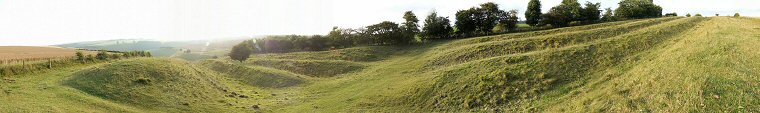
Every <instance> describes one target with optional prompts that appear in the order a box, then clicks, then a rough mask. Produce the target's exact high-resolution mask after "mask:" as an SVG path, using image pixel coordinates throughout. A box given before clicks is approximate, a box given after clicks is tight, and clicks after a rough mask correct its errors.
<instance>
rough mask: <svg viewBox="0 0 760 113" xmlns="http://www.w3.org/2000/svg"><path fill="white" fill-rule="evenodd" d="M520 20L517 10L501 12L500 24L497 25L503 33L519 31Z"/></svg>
mask: <svg viewBox="0 0 760 113" xmlns="http://www.w3.org/2000/svg"><path fill="white" fill-rule="evenodd" d="M518 19H519V18H518V17H517V10H510V11H501V12H500V13H499V23H498V24H497V27H499V28H501V29H502V32H503V31H514V30H515V29H517V22H518V21H519V20H518Z"/></svg>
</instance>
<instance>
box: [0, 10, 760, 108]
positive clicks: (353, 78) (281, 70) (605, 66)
mask: <svg viewBox="0 0 760 113" xmlns="http://www.w3.org/2000/svg"><path fill="white" fill-rule="evenodd" d="M758 43H760V19H756V18H741V17H710V18H704V17H669V18H655V19H640V20H629V21H620V22H610V23H601V24H593V25H586V26H575V27H568V28H560V29H552V30H544V31H535V32H524V33H514V34H504V35H496V36H485V37H476V38H469V39H459V40H445V41H434V42H430V43H425V44H424V45H414V46H398V47H392V46H367V47H355V48H347V49H340V50H331V51H322V52H297V53H283V54H263V55H252V56H251V57H252V58H251V59H249V60H247V61H244V62H237V61H231V60H229V59H225V58H219V59H211V60H202V61H199V62H190V61H185V60H175V59H169V58H161V59H156V58H138V59H130V60H122V61H117V62H111V63H100V64H96V65H92V66H75V67H70V68H62V69H54V70H48V71H45V72H41V73H36V74H30V75H24V76H10V77H4V78H3V79H2V81H0V91H3V92H0V101H3V102H6V103H2V104H0V112H760V49H757V48H758V46H757V44H758ZM7 102H10V103H7Z"/></svg>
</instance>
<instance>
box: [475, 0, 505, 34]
mask: <svg viewBox="0 0 760 113" xmlns="http://www.w3.org/2000/svg"><path fill="white" fill-rule="evenodd" d="M475 10H476V12H478V13H476V15H475V17H476V23H477V24H478V26H477V30H478V32H481V33H490V32H491V30H492V29H493V27H494V26H496V24H497V22H498V21H499V14H500V13H502V12H503V11H502V10H499V5H498V4H496V3H493V2H487V3H483V4H480V8H478V9H475Z"/></svg>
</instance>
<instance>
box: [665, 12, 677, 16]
mask: <svg viewBox="0 0 760 113" xmlns="http://www.w3.org/2000/svg"><path fill="white" fill-rule="evenodd" d="M665 16H666V17H674V16H678V13H675V12H673V13H665Z"/></svg>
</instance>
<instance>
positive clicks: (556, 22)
mask: <svg viewBox="0 0 760 113" xmlns="http://www.w3.org/2000/svg"><path fill="white" fill-rule="evenodd" d="M571 9H572V8H571V7H570V6H567V5H559V6H554V7H552V8H551V9H549V12H548V13H546V14H544V15H541V16H542V17H541V18H542V19H541V21H542V22H541V23H544V24H550V25H551V26H553V27H566V26H569V23H570V22H571V21H573V20H574V19H573V17H572V15H573V12H572V11H571Z"/></svg>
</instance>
